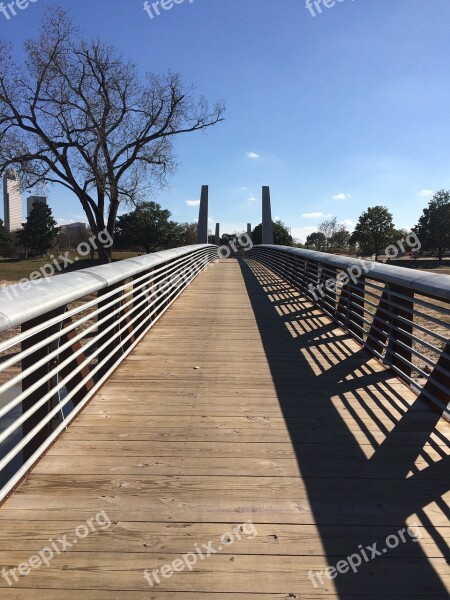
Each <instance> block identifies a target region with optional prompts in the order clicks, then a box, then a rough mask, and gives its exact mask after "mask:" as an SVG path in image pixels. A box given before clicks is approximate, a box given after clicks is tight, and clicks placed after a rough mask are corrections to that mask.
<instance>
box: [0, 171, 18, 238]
mask: <svg viewBox="0 0 450 600" xmlns="http://www.w3.org/2000/svg"><path fill="white" fill-rule="evenodd" d="M3 204H4V209H5V227H6V228H7V229H8V231H17V230H18V229H22V194H21V193H20V181H19V177H18V175H17V173H16V171H14V169H9V171H7V172H6V173H5V174H4V175H3Z"/></svg>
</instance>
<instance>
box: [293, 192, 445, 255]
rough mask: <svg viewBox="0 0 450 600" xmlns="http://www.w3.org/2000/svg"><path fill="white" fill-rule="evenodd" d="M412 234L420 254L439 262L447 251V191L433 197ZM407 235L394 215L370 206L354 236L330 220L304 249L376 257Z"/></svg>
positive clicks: (316, 232)
mask: <svg viewBox="0 0 450 600" xmlns="http://www.w3.org/2000/svg"><path fill="white" fill-rule="evenodd" d="M412 231H414V232H415V233H416V235H417V237H418V238H419V240H420V242H421V246H422V251H428V252H431V253H432V254H434V255H435V256H436V257H437V258H438V259H439V260H442V258H443V256H444V254H445V253H446V252H448V251H450V191H449V190H440V191H438V192H436V193H435V194H434V196H433V198H432V199H431V200H430V201H429V203H428V206H427V207H426V208H424V209H423V213H422V215H421V217H420V218H419V220H418V223H417V225H416V226H415V227H413V228H412ZM408 233H409V232H407V231H406V230H405V229H397V228H396V227H395V224H394V220H393V215H392V213H391V212H390V211H389V209H388V208H387V207H386V206H372V207H369V208H368V209H367V210H365V211H364V212H363V213H362V214H361V215H360V217H359V219H358V222H357V224H356V226H355V229H354V231H353V232H350V231H349V230H348V229H347V227H346V226H345V225H344V224H342V223H338V221H337V218H336V217H333V218H332V219H327V220H325V221H323V223H321V224H320V225H319V227H318V230H317V231H315V232H313V233H311V234H310V235H308V237H307V239H306V244H305V246H306V247H307V248H311V247H314V248H315V249H316V250H321V251H325V252H336V251H338V250H339V251H341V252H345V251H348V250H356V251H359V252H360V253H361V254H373V255H375V256H379V255H380V254H382V253H384V250H385V248H386V247H387V246H389V245H391V244H395V242H396V241H398V240H400V239H402V238H404V237H405V235H407V234H408Z"/></svg>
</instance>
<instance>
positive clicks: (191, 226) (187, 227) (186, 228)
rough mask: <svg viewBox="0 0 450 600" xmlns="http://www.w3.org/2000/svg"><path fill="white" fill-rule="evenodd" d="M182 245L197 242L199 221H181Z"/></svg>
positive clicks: (190, 244)
mask: <svg viewBox="0 0 450 600" xmlns="http://www.w3.org/2000/svg"><path fill="white" fill-rule="evenodd" d="M180 227H181V231H182V233H181V240H180V243H181V245H182V246H192V244H196V243H197V223H180Z"/></svg>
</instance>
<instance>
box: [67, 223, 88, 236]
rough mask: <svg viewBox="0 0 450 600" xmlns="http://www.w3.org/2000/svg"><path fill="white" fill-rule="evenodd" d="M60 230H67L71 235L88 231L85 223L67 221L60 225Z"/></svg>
mask: <svg viewBox="0 0 450 600" xmlns="http://www.w3.org/2000/svg"><path fill="white" fill-rule="evenodd" d="M61 231H67V232H68V233H70V234H71V235H72V234H73V235H76V234H78V233H86V232H87V231H88V226H87V225H86V223H68V224H67V225H62V226H61Z"/></svg>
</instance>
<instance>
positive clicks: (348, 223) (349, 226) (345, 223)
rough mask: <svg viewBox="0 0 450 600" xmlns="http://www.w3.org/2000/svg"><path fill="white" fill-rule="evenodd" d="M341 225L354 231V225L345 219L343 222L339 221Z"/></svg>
mask: <svg viewBox="0 0 450 600" xmlns="http://www.w3.org/2000/svg"><path fill="white" fill-rule="evenodd" d="M341 223H342V225H345V226H346V227H347V229H355V227H356V223H355V222H354V221H351V220H350V219H346V220H345V221H341Z"/></svg>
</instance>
